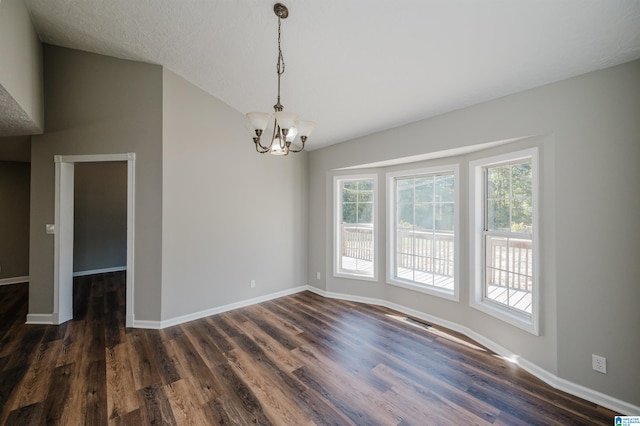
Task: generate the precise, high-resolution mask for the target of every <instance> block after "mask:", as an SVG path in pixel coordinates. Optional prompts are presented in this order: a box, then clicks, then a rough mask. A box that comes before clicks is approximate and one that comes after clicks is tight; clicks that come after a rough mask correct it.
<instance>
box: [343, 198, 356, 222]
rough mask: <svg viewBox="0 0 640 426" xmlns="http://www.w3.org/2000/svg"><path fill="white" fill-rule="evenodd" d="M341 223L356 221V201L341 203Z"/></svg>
mask: <svg viewBox="0 0 640 426" xmlns="http://www.w3.org/2000/svg"><path fill="white" fill-rule="evenodd" d="M342 223H358V210H357V204H356V203H343V204H342Z"/></svg>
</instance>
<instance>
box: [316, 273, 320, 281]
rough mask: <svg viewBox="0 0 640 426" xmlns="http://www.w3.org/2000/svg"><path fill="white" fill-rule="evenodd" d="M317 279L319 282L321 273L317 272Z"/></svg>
mask: <svg viewBox="0 0 640 426" xmlns="http://www.w3.org/2000/svg"><path fill="white" fill-rule="evenodd" d="M316 279H317V280H319V279H320V272H316Z"/></svg>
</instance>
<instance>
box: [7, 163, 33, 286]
mask: <svg viewBox="0 0 640 426" xmlns="http://www.w3.org/2000/svg"><path fill="white" fill-rule="evenodd" d="M29 168H30V165H29V163H20V162H11V161H0V206H2V207H1V208H0V268H1V270H0V279H2V278H15V277H25V276H28V275H29Z"/></svg>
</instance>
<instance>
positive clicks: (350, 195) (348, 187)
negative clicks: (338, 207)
mask: <svg viewBox="0 0 640 426" xmlns="http://www.w3.org/2000/svg"><path fill="white" fill-rule="evenodd" d="M357 187H358V184H357V182H344V183H343V184H342V201H343V202H355V201H356V200H357V199H358V191H357Z"/></svg>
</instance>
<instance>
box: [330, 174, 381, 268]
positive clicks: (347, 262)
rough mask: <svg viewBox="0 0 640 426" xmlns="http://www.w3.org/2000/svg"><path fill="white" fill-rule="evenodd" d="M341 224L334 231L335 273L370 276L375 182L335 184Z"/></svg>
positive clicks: (357, 180) (347, 181) (342, 182)
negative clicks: (335, 232)
mask: <svg viewBox="0 0 640 426" xmlns="http://www.w3.org/2000/svg"><path fill="white" fill-rule="evenodd" d="M337 182H338V184H337V185H336V187H337V190H339V191H340V194H339V201H340V204H341V205H340V207H339V208H340V212H341V215H342V216H341V219H342V222H341V223H340V226H339V227H338V228H337V235H336V248H335V250H336V252H337V256H336V262H337V267H336V270H337V272H341V273H347V274H358V275H364V276H373V271H374V268H373V259H374V239H373V235H374V233H373V219H374V216H373V215H374V209H373V201H374V192H373V186H374V179H355V180H338V181H337Z"/></svg>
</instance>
